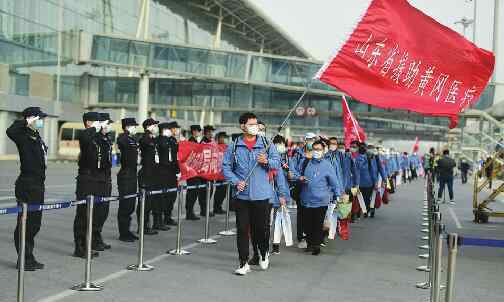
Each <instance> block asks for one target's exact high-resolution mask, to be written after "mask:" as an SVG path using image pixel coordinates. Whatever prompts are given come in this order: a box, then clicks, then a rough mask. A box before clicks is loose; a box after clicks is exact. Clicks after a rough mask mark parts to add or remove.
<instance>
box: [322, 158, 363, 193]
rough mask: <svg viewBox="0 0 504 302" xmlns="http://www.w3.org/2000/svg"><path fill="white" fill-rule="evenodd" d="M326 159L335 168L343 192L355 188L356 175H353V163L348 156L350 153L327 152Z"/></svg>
mask: <svg viewBox="0 0 504 302" xmlns="http://www.w3.org/2000/svg"><path fill="white" fill-rule="evenodd" d="M326 159H328V160H329V161H330V162H331V163H332V164H333V166H335V164H336V163H337V164H338V165H336V166H335V168H336V174H337V175H338V176H339V179H340V183H341V185H342V186H343V188H344V190H350V189H351V188H352V187H354V186H356V184H357V183H358V181H357V173H355V163H354V160H353V158H352V156H351V154H350V152H345V153H343V152H341V151H329V152H328V153H327V154H326Z"/></svg>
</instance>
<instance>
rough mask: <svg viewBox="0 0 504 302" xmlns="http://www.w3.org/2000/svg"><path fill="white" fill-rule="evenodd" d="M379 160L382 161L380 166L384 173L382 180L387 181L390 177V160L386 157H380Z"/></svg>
mask: <svg viewBox="0 0 504 302" xmlns="http://www.w3.org/2000/svg"><path fill="white" fill-rule="evenodd" d="M378 158H379V159H380V165H381V168H382V171H383V174H381V176H382V179H386V178H387V177H388V176H389V175H390V172H389V169H388V159H387V157H386V156H385V155H378Z"/></svg>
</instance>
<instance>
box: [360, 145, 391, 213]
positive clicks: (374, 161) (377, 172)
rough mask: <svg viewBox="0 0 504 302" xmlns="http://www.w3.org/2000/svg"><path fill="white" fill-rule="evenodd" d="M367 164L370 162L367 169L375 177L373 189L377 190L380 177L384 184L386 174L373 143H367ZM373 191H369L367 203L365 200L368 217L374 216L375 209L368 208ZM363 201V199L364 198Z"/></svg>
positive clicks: (383, 184)
mask: <svg viewBox="0 0 504 302" xmlns="http://www.w3.org/2000/svg"><path fill="white" fill-rule="evenodd" d="M366 156H367V158H368V164H371V169H368V170H369V171H370V172H371V173H373V178H374V179H375V186H374V188H373V190H374V191H378V185H379V180H380V178H381V180H382V182H381V186H382V187H383V186H385V184H386V179H387V174H386V173H385V169H384V168H383V165H382V163H381V159H380V156H379V154H378V150H377V148H376V147H375V146H374V145H368V148H367V154H366ZM372 193H373V191H371V196H370V199H369V203H368V202H367V201H366V207H367V208H368V212H369V217H371V218H373V217H374V216H375V209H374V208H372V209H371V208H370V204H371V197H372ZM364 201H365V199H364Z"/></svg>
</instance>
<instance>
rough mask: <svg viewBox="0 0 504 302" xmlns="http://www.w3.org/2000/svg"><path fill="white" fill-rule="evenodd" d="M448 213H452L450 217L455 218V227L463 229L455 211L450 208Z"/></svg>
mask: <svg viewBox="0 0 504 302" xmlns="http://www.w3.org/2000/svg"><path fill="white" fill-rule="evenodd" d="M448 212H450V215H451V217H452V218H453V221H455V225H456V226H457V229H462V224H461V223H460V221H459V219H458V217H457V215H456V214H455V211H454V210H453V209H452V208H451V207H448Z"/></svg>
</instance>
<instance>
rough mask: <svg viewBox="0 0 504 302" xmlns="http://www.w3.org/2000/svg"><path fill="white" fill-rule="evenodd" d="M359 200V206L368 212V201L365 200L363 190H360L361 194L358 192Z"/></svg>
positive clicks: (363, 211)
mask: <svg viewBox="0 0 504 302" xmlns="http://www.w3.org/2000/svg"><path fill="white" fill-rule="evenodd" d="M357 200H358V201H359V206H360V208H361V211H362V213H364V214H366V213H367V209H366V203H365V202H364V197H363V196H362V192H359V194H357Z"/></svg>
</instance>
